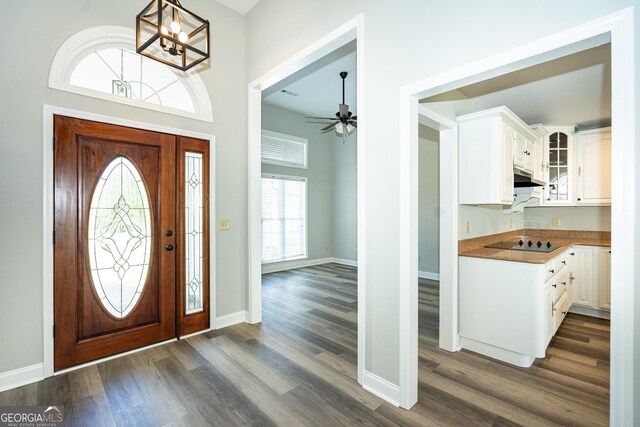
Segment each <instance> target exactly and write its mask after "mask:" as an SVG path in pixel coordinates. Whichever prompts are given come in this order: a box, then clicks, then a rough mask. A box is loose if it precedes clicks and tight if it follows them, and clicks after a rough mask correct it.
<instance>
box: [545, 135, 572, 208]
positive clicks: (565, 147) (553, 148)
mask: <svg viewBox="0 0 640 427" xmlns="http://www.w3.org/2000/svg"><path fill="white" fill-rule="evenodd" d="M547 129H548V131H549V134H548V135H547V137H546V138H545V143H544V162H545V179H544V181H545V182H546V183H547V186H546V188H545V192H544V198H543V201H542V204H543V205H547V206H571V205H574V204H575V200H574V197H575V196H574V193H575V191H574V181H575V179H574V173H575V170H574V152H573V150H574V146H573V126H559V127H549V128H547Z"/></svg>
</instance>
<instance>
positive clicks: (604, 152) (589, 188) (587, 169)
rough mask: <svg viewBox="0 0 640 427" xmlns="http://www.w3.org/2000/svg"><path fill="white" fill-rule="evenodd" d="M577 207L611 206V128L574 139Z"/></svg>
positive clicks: (592, 131) (583, 134)
mask: <svg viewBox="0 0 640 427" xmlns="http://www.w3.org/2000/svg"><path fill="white" fill-rule="evenodd" d="M575 147H576V167H577V174H576V204H577V205H610V204H611V128H603V129H595V130H590V131H583V132H580V133H579V134H577V135H576V137H575Z"/></svg>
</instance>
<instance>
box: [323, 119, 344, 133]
mask: <svg viewBox="0 0 640 427" xmlns="http://www.w3.org/2000/svg"><path fill="white" fill-rule="evenodd" d="M337 123H340V122H339V121H337V122H334V123H331V124H330V125H329V126H325V127H323V128H322V129H320V132H327V131H329V130H331V128H332V127H334V126H335V125H336V124H337Z"/></svg>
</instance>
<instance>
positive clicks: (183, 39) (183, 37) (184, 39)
mask: <svg viewBox="0 0 640 427" xmlns="http://www.w3.org/2000/svg"><path fill="white" fill-rule="evenodd" d="M178 40H180V42H181V43H186V42H187V40H189V36H188V35H187V33H185V32H184V31H181V32H180V34H178Z"/></svg>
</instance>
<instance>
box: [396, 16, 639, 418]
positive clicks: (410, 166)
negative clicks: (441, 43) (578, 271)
mask: <svg viewBox="0 0 640 427" xmlns="http://www.w3.org/2000/svg"><path fill="white" fill-rule="evenodd" d="M633 15H634V9H633V7H628V8H625V9H621V10H619V11H617V12H614V13H611V14H608V15H604V16H602V17H600V18H597V19H595V20H591V21H587V22H585V23H583V24H581V25H577V26H575V27H573V28H569V29H568V30H565V31H561V32H559V33H554V34H551V35H549V36H546V37H543V38H540V39H536V40H534V41H532V42H529V43H526V44H524V45H522V46H517V47H516V48H514V49H509V50H506V51H504V52H501V53H498V54H496V55H494V56H491V57H487V58H484V59H481V60H479V61H476V62H473V63H469V64H466V65H463V66H462V67H460V68H456V69H453V70H450V71H447V72H445V73H442V74H439V75H435V76H432V77H430V78H427V79H424V80H421V81H418V82H415V83H412V84H410V85H407V86H404V87H402V88H401V90H400V108H399V116H400V117H399V121H400V140H399V145H400V147H399V149H400V154H401V156H400V161H401V167H400V174H401V177H400V178H401V179H400V182H401V188H400V194H401V203H402V206H401V209H400V224H402V226H401V228H400V252H401V253H402V254H405V255H406V256H407V259H408V260H410V261H408V262H405V263H401V264H400V267H401V271H400V278H399V279H400V292H401V295H400V301H401V310H400V313H401V321H400V331H399V332H400V342H401V343H403V342H414V341H417V339H418V337H417V331H418V328H417V320H418V319H417V314H416V313H415V312H414V311H412V310H411V309H412V308H413V306H412V305H411V299H412V298H416V297H417V294H418V286H417V279H414V278H413V276H414V275H415V270H416V268H414V267H415V264H416V260H417V259H418V247H417V244H416V239H415V238H414V237H413V236H415V235H417V232H418V229H417V220H416V218H417V206H418V203H417V197H418V193H417V190H416V189H417V176H418V174H417V170H416V169H417V164H416V162H414V161H412V157H411V156H412V155H413V154H414V153H415V152H417V144H418V139H417V138H414V136H415V132H412V129H413V128H417V124H418V114H416V113H417V110H418V100H419V99H422V98H424V97H427V96H433V95H436V94H439V93H443V92H446V91H449V90H452V89H456V88H458V87H460V86H464V85H468V84H471V83H474V82H478V81H482V80H486V79H488V78H491V77H496V76H499V75H502V74H504V73H507V72H510V71H515V70H518V69H522V68H526V67H528V66H531V65H534V64H539V63H543V62H546V61H549V60H550V59H553V58H557V57H559V56H564V55H567V54H569V53H572V52H577V51H581V50H584V49H587V48H588V47H593V46H594V44H597V43H602V42H606V41H610V42H611V68H612V73H611V80H612V82H611V84H612V100H611V101H612V116H613V117H612V119H613V133H612V138H613V144H612V165H613V166H612V205H611V244H612V248H614V250H615V252H614V253H615V256H614V257H613V258H612V273H611V274H612V283H615V284H616V286H615V287H614V288H612V295H611V296H612V310H611V326H612V327H611V383H610V391H611V403H610V408H611V410H610V421H611V425H622V424H625V421H626V422H629V421H632V420H633V419H634V418H633V415H634V397H635V399H636V400H637V398H638V396H637V395H636V396H634V395H633V391H634V389H633V382H634V378H633V376H631V375H629V373H631V372H634V366H633V362H634V359H633V356H634V345H635V346H636V347H637V339H636V342H635V343H634V339H633V338H634V336H633V332H634V329H633V328H634V317H635V316H638V315H640V313H634V304H635V300H636V299H637V297H636V296H635V292H634V282H633V280H632V279H630V278H633V277H634V272H635V268H634V256H636V246H637V245H636V242H635V240H634V239H635V236H636V224H635V214H636V208H635V206H636V194H635V187H634V186H633V185H630V184H629V179H628V177H629V176H630V177H634V176H636V164H635V161H636V158H635V150H636V148H635V143H636V132H635V131H636V125H635V122H634V120H635V100H634V94H635V90H634V87H635V81H634V77H635V74H634V73H635V71H634V60H635V59H634V58H635V57H634V21H633V19H634V17H633ZM607 39H608V40H607ZM450 167H454V168H457V165H456V164H453V163H452V164H450ZM636 324H637V322H636ZM417 358H418V354H417V346H410V347H404V348H400V359H401V360H400V366H401V372H400V391H401V395H402V402H401V406H402V407H404V408H411V407H412V406H413V405H414V404H415V403H416V402H417V398H418V393H417V392H418V370H417V366H416V360H417ZM637 391H638V390H636V392H637ZM636 418H637V415H636Z"/></svg>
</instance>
